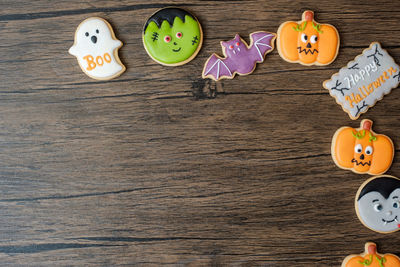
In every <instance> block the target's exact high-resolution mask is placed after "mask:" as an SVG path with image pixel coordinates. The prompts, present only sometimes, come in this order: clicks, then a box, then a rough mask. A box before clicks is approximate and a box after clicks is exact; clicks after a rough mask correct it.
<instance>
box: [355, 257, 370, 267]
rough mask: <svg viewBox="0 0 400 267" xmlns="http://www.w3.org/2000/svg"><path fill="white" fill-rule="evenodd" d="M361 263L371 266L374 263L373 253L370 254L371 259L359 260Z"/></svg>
mask: <svg viewBox="0 0 400 267" xmlns="http://www.w3.org/2000/svg"><path fill="white" fill-rule="evenodd" d="M358 262H359V263H360V264H362V265H365V266H369V265H371V263H372V255H369V260H368V259H365V260H364V261H358Z"/></svg>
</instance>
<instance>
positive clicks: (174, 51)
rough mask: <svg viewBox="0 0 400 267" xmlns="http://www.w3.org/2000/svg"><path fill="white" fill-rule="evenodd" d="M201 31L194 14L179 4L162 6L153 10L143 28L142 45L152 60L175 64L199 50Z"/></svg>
mask: <svg viewBox="0 0 400 267" xmlns="http://www.w3.org/2000/svg"><path fill="white" fill-rule="evenodd" d="M202 42H203V32H202V30H201V26H200V23H199V22H198V20H197V19H196V17H195V16H193V15H192V14H190V13H189V12H187V11H185V10H183V9H180V8H164V9H161V10H159V11H157V12H156V13H155V14H153V15H152V16H151V17H150V18H149V19H148V20H147V22H146V25H145V26H144V29H143V45H144V47H145V49H146V51H147V53H148V54H149V55H150V57H151V58H152V59H153V60H155V61H156V62H158V63H160V64H162V65H166V66H179V65H183V64H186V63H188V62H189V61H191V60H192V59H193V58H194V57H195V56H196V55H197V53H198V52H199V50H200V48H201V44H202Z"/></svg>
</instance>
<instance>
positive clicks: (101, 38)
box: [69, 17, 125, 80]
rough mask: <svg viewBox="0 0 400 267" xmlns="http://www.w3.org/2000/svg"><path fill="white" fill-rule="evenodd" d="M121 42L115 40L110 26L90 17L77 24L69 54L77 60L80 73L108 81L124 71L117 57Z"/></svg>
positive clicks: (102, 20)
mask: <svg viewBox="0 0 400 267" xmlns="http://www.w3.org/2000/svg"><path fill="white" fill-rule="evenodd" d="M121 46H122V42H121V41H119V40H118V39H116V37H115V35H114V31H113V29H112V27H111V25H110V24H109V23H108V22H107V21H105V20H104V19H102V18H97V17H92V18H88V19H85V20H84V21H82V22H81V24H79V26H78V28H77V30H76V32H75V42H74V45H73V46H72V47H71V48H70V49H69V53H70V54H71V55H74V56H75V57H76V58H77V59H78V63H79V66H80V67H81V69H82V71H83V72H84V73H86V74H87V75H88V76H89V77H91V78H93V79H97V80H110V79H113V78H115V77H118V76H119V75H121V74H122V73H123V72H124V71H125V66H124V65H123V64H122V63H121V60H120V59H119V57H118V49H119V48H120V47H121Z"/></svg>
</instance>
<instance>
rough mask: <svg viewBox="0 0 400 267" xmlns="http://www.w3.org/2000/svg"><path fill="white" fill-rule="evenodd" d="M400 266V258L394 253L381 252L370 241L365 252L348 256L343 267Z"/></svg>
mask: <svg viewBox="0 0 400 267" xmlns="http://www.w3.org/2000/svg"><path fill="white" fill-rule="evenodd" d="M366 266H368V267H400V259H399V257H397V256H396V255H393V254H379V253H378V252H377V251H376V244H374V243H372V242H368V243H366V244H365V252H364V253H362V254H361V255H350V256H347V257H346V258H345V259H344V261H343V263H342V267H366Z"/></svg>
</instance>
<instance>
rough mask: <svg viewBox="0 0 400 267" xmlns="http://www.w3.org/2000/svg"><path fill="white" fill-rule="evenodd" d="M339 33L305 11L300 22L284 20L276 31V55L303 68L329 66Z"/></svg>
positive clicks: (334, 52) (333, 56)
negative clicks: (277, 53) (305, 66)
mask: <svg viewBox="0 0 400 267" xmlns="http://www.w3.org/2000/svg"><path fill="white" fill-rule="evenodd" d="M339 44H340V39H339V33H338V31H337V30H336V28H335V27H333V26H332V25H329V24H319V23H318V22H316V21H315V20H314V12H312V11H310V10H307V11H305V12H304V13H303V16H302V20H301V21H299V22H294V21H287V22H284V23H283V24H281V26H280V27H279V29H278V39H277V46H278V52H279V55H280V56H281V57H282V58H283V59H284V60H286V61H288V62H292V63H296V62H297V63H300V64H302V65H307V66H309V65H328V64H330V63H332V62H333V61H334V60H335V58H336V56H337V54H338V51H339Z"/></svg>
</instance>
